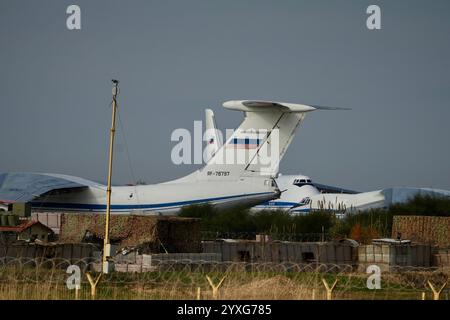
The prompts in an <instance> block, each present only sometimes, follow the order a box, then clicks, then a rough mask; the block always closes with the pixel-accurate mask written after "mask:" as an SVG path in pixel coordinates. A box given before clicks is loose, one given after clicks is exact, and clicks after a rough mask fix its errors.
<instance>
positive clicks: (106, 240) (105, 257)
mask: <svg viewBox="0 0 450 320" xmlns="http://www.w3.org/2000/svg"><path fill="white" fill-rule="evenodd" d="M112 82H113V89H112V96H113V100H112V121H111V130H110V139H109V163H108V186H107V189H106V218H105V238H104V242H103V273H108V272H109V261H108V259H109V257H110V255H111V253H110V251H111V247H110V243H109V220H110V216H111V178H112V165H113V152H114V133H115V132H116V109H117V100H116V99H117V95H118V94H119V87H118V85H119V81H117V80H114V79H113V80H112Z"/></svg>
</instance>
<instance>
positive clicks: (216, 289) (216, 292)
mask: <svg viewBox="0 0 450 320" xmlns="http://www.w3.org/2000/svg"><path fill="white" fill-rule="evenodd" d="M226 277H227V276H224V277H223V278H222V280H220V281H219V284H218V285H217V286H216V285H214V283H213V282H212V280H211V278H210V277H209V276H206V279H207V280H208V282H209V285H210V286H211V288H212V296H213V299H214V300H217V299H218V298H219V288H220V286H221V285H222V283H223V281H224V280H225V278H226Z"/></svg>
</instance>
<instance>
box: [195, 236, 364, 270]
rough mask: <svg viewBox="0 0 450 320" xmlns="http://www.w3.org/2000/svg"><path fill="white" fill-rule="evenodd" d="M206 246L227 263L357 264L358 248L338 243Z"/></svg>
mask: <svg viewBox="0 0 450 320" xmlns="http://www.w3.org/2000/svg"><path fill="white" fill-rule="evenodd" d="M202 246H203V252H205V253H220V254H221V256H222V260H223V261H232V262H273V263H281V262H295V263H315V262H317V263H326V264H348V265H353V264H355V263H356V248H354V247H352V246H351V245H348V244H341V243H335V242H325V243H323V242H269V243H261V242H256V241H239V242H219V241H204V242H203V243H202Z"/></svg>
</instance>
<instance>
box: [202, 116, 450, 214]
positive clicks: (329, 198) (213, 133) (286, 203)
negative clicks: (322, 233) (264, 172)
mask: <svg viewBox="0 0 450 320" xmlns="http://www.w3.org/2000/svg"><path fill="white" fill-rule="evenodd" d="M205 117H206V122H205V123H206V137H207V141H208V143H209V149H208V150H207V151H208V152H209V154H210V156H212V155H214V153H215V152H217V150H219V149H220V148H221V146H222V144H221V139H220V135H219V134H218V132H219V131H218V130H217V127H216V121H215V117H214V113H213V111H212V110H210V109H206V110H205ZM276 184H277V185H278V188H279V189H280V190H281V195H280V197H279V198H278V199H272V200H269V201H266V202H263V203H260V204H258V205H256V206H254V207H253V208H252V211H260V210H284V211H288V212H289V213H291V214H304V213H308V212H310V211H313V210H323V209H325V210H332V211H335V212H340V213H348V212H357V211H364V210H367V209H375V208H387V207H389V206H390V205H392V204H394V203H401V202H405V201H407V200H409V199H410V198H411V197H413V196H414V195H416V194H422V195H435V196H447V197H448V196H450V191H446V190H439V189H429V188H404V187H396V188H387V189H382V190H375V191H369V192H357V191H353V190H348V189H343V188H339V187H333V186H328V185H324V184H319V183H314V182H313V181H312V180H311V178H310V177H308V176H305V175H281V174H279V175H278V177H277V178H276Z"/></svg>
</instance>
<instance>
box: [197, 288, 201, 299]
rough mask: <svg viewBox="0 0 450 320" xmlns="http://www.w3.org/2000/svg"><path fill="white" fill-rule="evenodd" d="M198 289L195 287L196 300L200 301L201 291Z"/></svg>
mask: <svg viewBox="0 0 450 320" xmlns="http://www.w3.org/2000/svg"><path fill="white" fill-rule="evenodd" d="M200 290H201V289H200V287H197V300H201V291H200Z"/></svg>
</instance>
